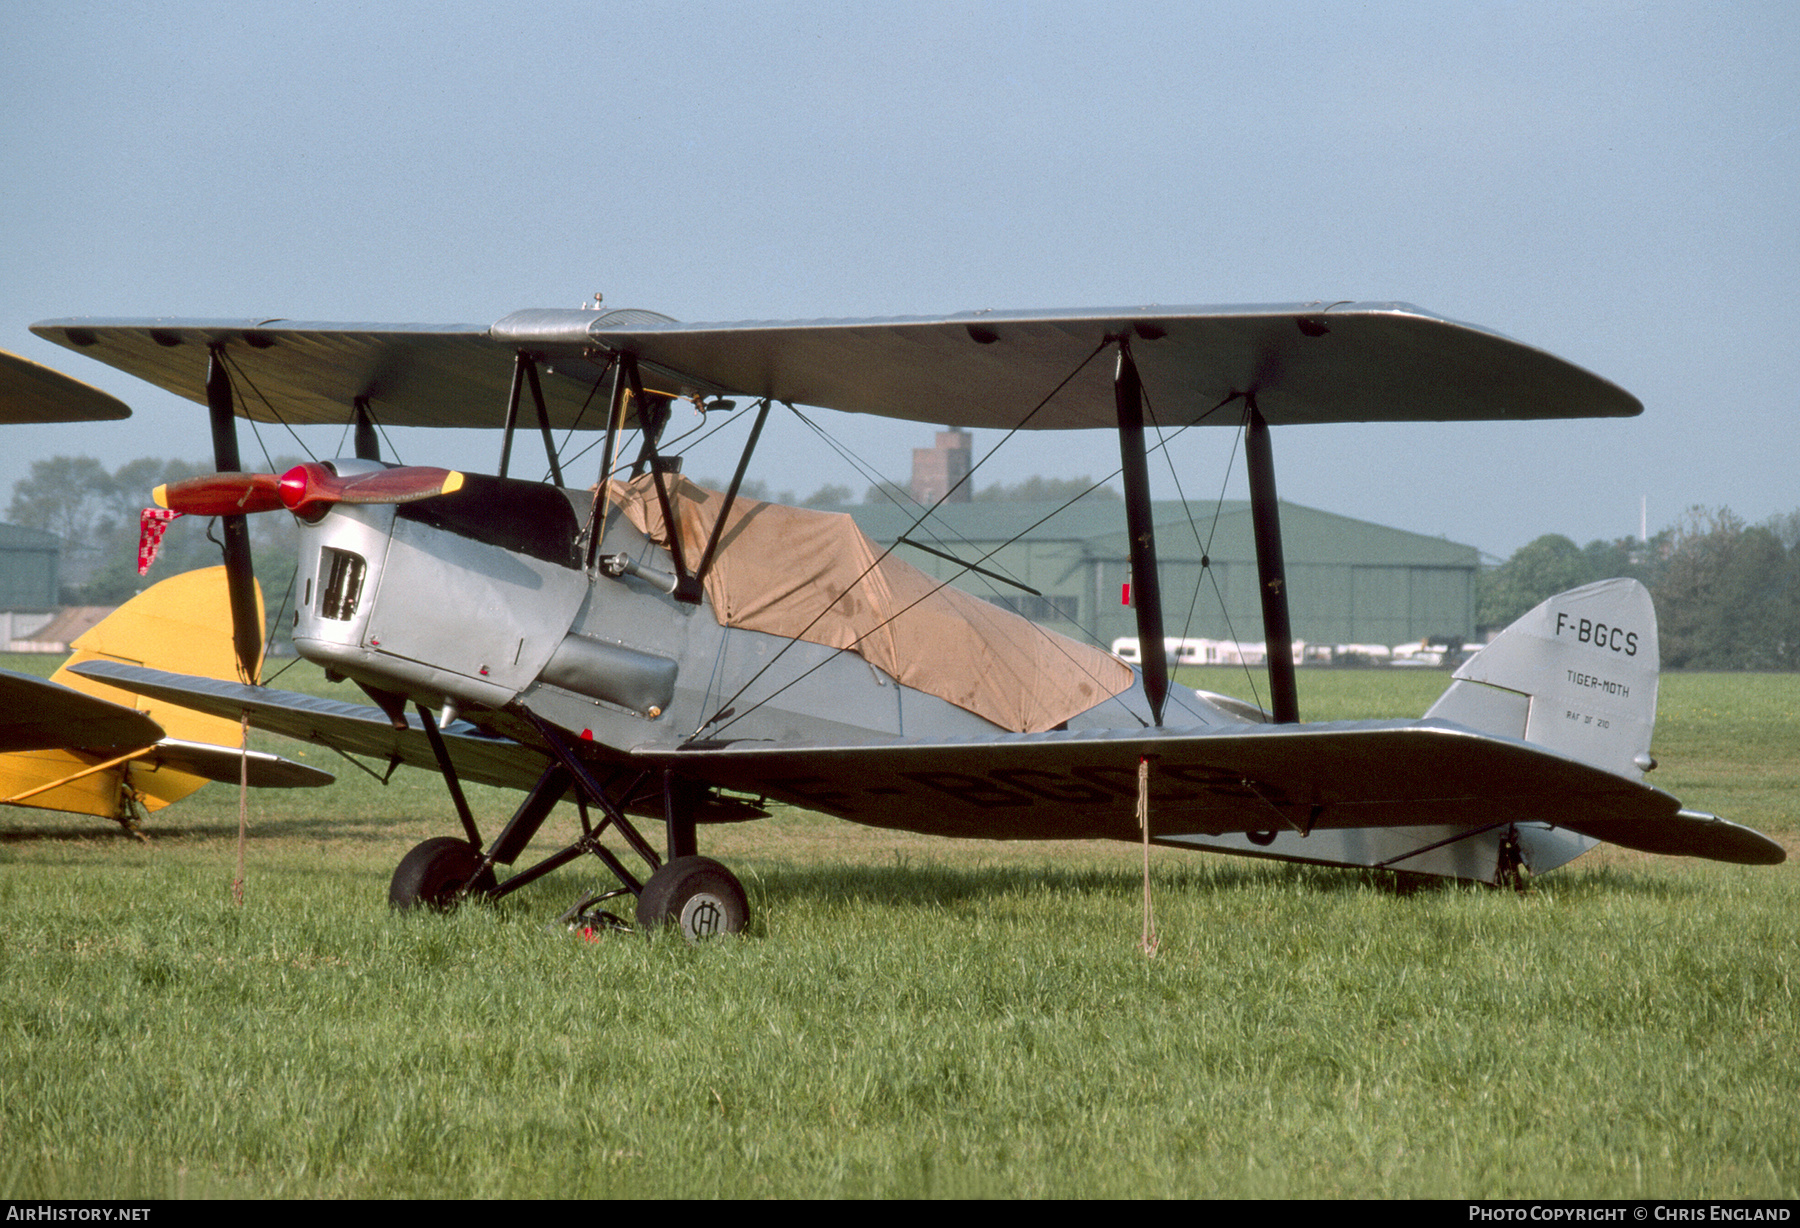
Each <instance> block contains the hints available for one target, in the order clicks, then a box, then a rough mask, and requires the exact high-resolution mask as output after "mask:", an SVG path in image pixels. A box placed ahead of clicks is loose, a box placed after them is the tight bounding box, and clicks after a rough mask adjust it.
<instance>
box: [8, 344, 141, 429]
mask: <svg viewBox="0 0 1800 1228" xmlns="http://www.w3.org/2000/svg"><path fill="white" fill-rule="evenodd" d="M129 417H131V410H130V408H129V407H127V406H126V404H125V402H123V401H121V400H119V398H117V397H115V396H113V395H111V394H110V393H105V392H101V391H100V390H99V389H98V388H95V387H93V386H92V385H89V384H84V383H82V382H81V381H80V380H78V379H71V378H70V377H69V376H67V375H64V374H63V373H62V372H61V371H54V370H51V369H50V368H49V367H46V366H43V365H42V364H40V363H35V362H32V361H31V359H29V358H21V357H19V356H18V355H17V354H10V353H8V352H7V351H5V350H0V422H12V423H28V422H108V421H113V420H116V419H119V418H129Z"/></svg>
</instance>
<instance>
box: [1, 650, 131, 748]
mask: <svg viewBox="0 0 1800 1228" xmlns="http://www.w3.org/2000/svg"><path fill="white" fill-rule="evenodd" d="M0 713H3V714H4V715H0V752H5V751H15V750H49V749H52V748H55V749H70V750H85V751H95V752H100V751H111V752H112V753H113V754H122V753H124V752H125V751H127V750H131V749H133V748H135V747H140V746H149V745H150V744H151V743H153V742H155V741H156V740H157V739H159V738H161V737H162V736H163V731H162V726H161V725H158V724H157V723H156V722H155V721H153V720H151V719H150V718H149V717H147V716H145V715H144V714H143V713H142V712H139V711H137V710H136V709H135V708H127V707H125V706H124V705H123V704H114V703H108V702H107V701H106V700H104V699H96V698H94V697H93V696H92V695H83V694H82V693H81V692H80V691H77V690H73V689H71V688H70V687H66V686H63V685H62V684H61V683H58V682H51V681H50V680H49V679H48V678H35V677H32V676H31V675H30V674H15V673H13V672H12V671H10V670H0Z"/></svg>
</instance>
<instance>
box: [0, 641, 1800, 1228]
mask: <svg viewBox="0 0 1800 1228" xmlns="http://www.w3.org/2000/svg"><path fill="white" fill-rule="evenodd" d="M12 664H13V665H14V667H15V668H16V667H17V662H16V661H15V662H13V663H12ZM310 669H311V667H301V669H300V670H297V671H296V672H295V673H293V674H290V675H289V676H287V677H285V678H283V679H282V680H281V682H280V683H279V685H283V686H291V687H295V689H308V690H310V689H323V684H322V682H320V681H319V680H318V679H317V676H316V672H313V673H311V674H308V673H307V672H305V671H309V670H310ZM1186 681H1188V682H1189V683H1190V684H1191V685H1200V686H1206V687H1209V688H1213V689H1219V690H1226V691H1232V692H1235V693H1240V694H1241V693H1244V692H1245V690H1246V688H1245V686H1244V685H1243V679H1242V675H1241V674H1231V673H1228V672H1221V673H1217V674H1215V673H1207V674H1205V675H1204V676H1203V675H1202V674H1201V673H1200V672H1198V671H1195V672H1193V673H1192V674H1191V675H1189V676H1188V677H1187V678H1186ZM1300 681H1301V687H1302V692H1301V702H1302V710H1303V712H1305V713H1306V714H1307V715H1308V716H1309V717H1310V718H1313V719H1328V718H1332V717H1363V716H1396V715H1417V714H1419V713H1420V712H1422V711H1423V710H1424V708H1425V707H1426V706H1427V705H1428V704H1429V702H1430V701H1431V699H1432V698H1433V697H1434V696H1435V694H1436V693H1437V691H1438V690H1439V689H1441V687H1442V686H1443V684H1444V681H1445V678H1444V675H1442V674H1439V673H1436V672H1432V671H1427V672H1421V673H1399V672H1392V673H1379V672H1350V671H1343V672H1303V673H1302V674H1301V679H1300ZM326 693H334V694H335V693H339V692H336V691H327V692H326ZM1661 710H1662V720H1661V724H1660V727H1659V734H1658V741H1657V746H1656V754H1657V756H1658V758H1659V759H1660V760H1661V761H1662V765H1663V766H1662V767H1661V768H1660V769H1659V770H1658V771H1657V773H1656V783H1658V784H1660V785H1661V786H1662V787H1663V788H1666V789H1669V790H1670V791H1672V792H1674V793H1676V794H1677V795H1679V796H1681V797H1683V798H1684V800H1686V801H1687V802H1688V803H1689V804H1691V805H1695V806H1699V807H1701V808H1704V809H1712V810H1716V811H1718V812H1720V813H1722V814H1725V815H1727V816H1729V817H1731V818H1734V819H1737V820H1739V821H1741V822H1745V823H1748V824H1750V825H1752V826H1755V827H1758V828H1760V829H1762V830H1764V831H1766V832H1769V833H1770V834H1772V835H1774V836H1775V837H1776V838H1777V839H1780V840H1782V841H1783V842H1784V843H1786V844H1787V845H1788V846H1789V848H1790V849H1800V803H1796V801H1795V794H1794V786H1795V784H1796V782H1800V677H1796V676H1793V675H1733V676H1725V675H1675V676H1671V677H1667V678H1665V679H1664V681H1663V690H1662V703H1661ZM270 744H271V746H272V748H275V749H282V750H284V751H285V752H286V753H290V754H291V753H296V752H295V749H294V747H293V746H292V744H284V745H283V746H280V747H274V746H273V742H272V740H271V742H270ZM302 749H303V753H304V754H305V756H306V758H307V761H308V762H313V763H317V764H319V765H321V766H325V767H327V768H332V767H333V763H332V761H333V760H334V759H335V756H332V755H329V754H328V753H326V752H323V751H320V750H317V749H316V748H302ZM334 770H339V774H340V784H339V785H338V786H336V787H334V788H332V789H329V790H323V791H302V792H295V793H290V794H285V795H277V794H258V795H253V797H252V799H251V801H252V806H251V820H250V821H251V838H250V843H249V851H248V865H249V870H248V876H247V883H246V888H245V898H244V903H243V905H242V906H241V907H240V906H236V905H234V904H233V902H232V898H231V891H230V883H231V879H232V876H233V873H234V866H235V858H236V828H237V798H236V794H235V792H234V791H232V790H229V789H225V788H220V787H216V786H215V787H213V788H210V789H207V790H204V791H203V792H202V793H201V794H199V795H197V796H196V797H194V798H192V799H189V801H187V802H185V803H182V804H181V805H179V806H176V807H173V808H171V809H169V810H166V811H163V812H162V813H161V814H160V815H159V816H157V817H156V818H155V819H153V820H152V823H151V825H150V827H149V829H148V831H149V841H148V842H147V843H140V842H139V841H137V840H134V839H131V838H129V837H127V836H124V835H122V834H120V833H118V832H117V831H115V830H112V829H110V828H109V826H108V825H106V824H103V823H100V822H98V821H95V820H86V819H80V818H75V817H71V816H59V815H54V814H51V813H48V812H44V811H34V810H10V811H4V812H0V917H4V918H5V924H4V926H3V927H0V983H3V984H4V987H5V992H4V994H0V1197H8V1198H41V1197H103V1198H138V1197H169V1196H190V1197H193V1196H209V1195H234V1196H235V1195H248V1196H289V1197H302V1196H303V1197H321V1196H323V1197H330V1196H367V1197H407V1198H417V1197H439V1196H554V1197H594V1196H627V1197H643V1196H668V1195H673V1196H787V1197H806V1196H880V1197H906V1196H940V1195H996V1196H1108V1195H1126V1196H1133V1195H1136V1196H1176V1197H1187V1196H1244V1195H1252V1196H1254V1195H1285V1196H1304V1197H1354V1196H1432V1197H1457V1198H1460V1197H1510V1196H1569V1197H1683V1198H1701V1197H1711V1198H1729V1197H1741V1196H1756V1197H1784V1198H1793V1197H1796V1196H1800V1110H1797V1109H1796V1105H1797V1104H1800V1004H1797V1003H1796V999H1795V992H1796V985H1795V982H1796V980H1797V979H1800V978H1797V977H1796V966H1797V964H1800V959H1797V957H1796V943H1795V938H1796V928H1797V925H1796V919H1797V918H1800V876H1797V875H1796V872H1795V868H1794V865H1793V864H1792V863H1789V864H1787V865H1783V866H1780V867H1776V868H1773V869H1767V868H1765V869H1746V868H1739V867H1733V866H1720V865H1714V864H1711V863H1703V862H1687V861H1677V860H1671V859H1661V858H1652V857H1647V856H1642V855H1639V854H1635V853H1629V852H1624V851H1618V850H1610V849H1602V850H1599V851H1597V852H1596V853H1593V854H1590V855H1589V856H1587V857H1585V858H1582V859H1581V860H1579V861H1577V862H1575V863H1574V864H1573V865H1570V866H1568V867H1565V868H1563V869H1561V870H1558V871H1556V872H1555V873H1554V874H1551V875H1547V876H1545V877H1543V878H1542V879H1539V880H1537V881H1535V882H1534V883H1533V884H1532V885H1531V887H1530V889H1529V890H1528V891H1526V892H1525V893H1523V894H1513V893H1511V892H1504V891H1492V890H1485V889H1476V888H1467V887H1461V886H1441V887H1429V888H1425V889H1421V890H1415V891H1408V892H1401V891H1397V890H1395V885H1394V884H1393V882H1392V881H1391V880H1390V879H1388V878H1387V877H1385V876H1382V875H1360V874H1355V873H1348V872H1337V871H1322V870H1312V869H1306V868H1300V867H1287V866H1281V865H1275V864H1270V863H1260V862H1250V861H1241V860H1234V859H1224V858H1214V857H1208V856H1205V855H1200V854H1182V853H1177V852H1173V851H1159V852H1157V853H1156V854H1155V855H1154V857H1153V868H1152V875H1153V890H1154V898H1155V905H1156V913H1157V920H1158V924H1159V928H1160V932H1161V937H1162V942H1161V947H1160V950H1159V952H1158V953H1157V954H1156V955H1155V956H1153V957H1152V956H1145V955H1144V954H1142V953H1140V951H1139V950H1138V933H1139V925H1140V913H1141V907H1142V889H1141V882H1140V869H1139V853H1138V851H1137V850H1136V849H1135V848H1133V847H1117V846H1102V845H1089V844H1066V843H1057V844H1035V845H1020V844H1012V845H1007V844H999V843H984V842H950V841H941V840H933V839H928V838H923V837H910V836H905V835H895V834H893V833H887V832H878V831H871V830H865V829H861V828H856V827H853V826H850V825H847V824H843V823H838V822H834V821H832V820H828V819H824V818H821V817H818V816H814V815H808V814H804V813H798V812H788V813H782V814H780V815H778V816H777V817H775V818H773V819H771V820H769V821H767V822H763V823H755V824H745V825H740V826H735V827H730V828H725V829H713V830H703V832H702V845H703V849H704V851H706V852H708V853H711V854H712V855H715V856H718V857H720V858H721V859H723V860H725V861H726V862H727V863H728V864H730V865H732V866H733V868H734V869H736V870H737V871H738V872H739V874H740V876H741V877H742V878H743V879H744V881H745V884H746V886H747V888H748V890H749V893H750V897H751V906H752V908H753V909H754V910H755V920H754V922H753V926H752V932H751V933H750V934H749V935H748V936H747V937H745V938H743V939H739V940H734V941H725V942H720V943H716V944H713V945H710V946H708V947H705V948H701V949H690V948H688V947H686V946H685V945H683V944H682V943H681V942H680V941H679V940H678V939H676V940H668V939H666V938H663V937H658V938H656V939H653V940H648V941H646V940H644V939H642V938H636V937H630V936H610V937H604V938H602V939H600V940H599V941H597V942H587V941H583V940H582V939H580V938H577V937H575V936H572V935H570V934H569V933H567V932H566V931H565V930H563V929H562V928H561V927H560V926H558V925H557V924H556V921H557V917H558V916H559V914H560V913H561V912H562V911H563V909H564V908H566V907H567V906H568V904H569V903H571V902H572V901H573V900H574V899H575V898H576V896H577V895H578V894H579V893H581V892H582V891H583V890H584V889H587V888H589V887H591V886H598V885H600V884H601V883H602V882H603V881H604V875H603V871H602V870H601V868H600V867H599V865H598V863H593V862H588V863H585V864H584V863H577V864H576V865H574V866H571V867H569V868H567V869H564V870H562V871H560V872H558V873H557V874H554V875H552V876H550V877H549V878H548V879H546V880H545V881H543V882H541V883H538V884H535V885H534V886H532V887H530V888H527V889H526V890H524V891H522V892H520V893H519V894H517V895H515V896H513V897H511V898H510V899H508V900H506V901H504V902H503V903H502V904H501V905H499V906H497V907H476V908H466V909H464V910H462V911H461V912H459V913H457V914H455V915H452V916H447V917H440V916H396V915H392V914H390V913H389V912H388V910H387V907H386V904H385V898H386V889H387V880H388V876H389V875H390V874H391V872H392V870H393V867H394V865H395V863H396V862H397V861H398V860H399V858H400V857H401V855H402V854H403V853H404V852H405V850H406V849H407V848H408V847H409V846H410V845H411V844H413V843H414V842H416V841H417V840H419V839H421V838H423V837H425V836H428V835H442V834H449V833H451V832H452V831H453V830H454V826H455V824H454V819H453V818H452V817H451V812H450V809H449V805H448V803H447V801H446V800H445V799H444V797H443V795H442V791H441V787H439V786H437V785H435V784H434V783H433V782H432V781H431V780H430V779H429V778H428V777H426V776H424V775H423V774H420V773H406V772H404V771H403V772H402V774H401V777H400V778H397V779H396V780H395V782H394V784H392V785H390V786H388V787H386V788H383V787H382V786H380V785H378V784H376V783H375V782H374V781H372V780H370V779H369V778H368V777H366V776H363V775H362V774H360V773H358V772H356V771H355V770H354V769H351V768H349V767H348V765H345V764H342V763H341V761H339V762H338V765H337V768H335V769H334ZM472 794H473V801H474V805H475V807H476V809H477V812H478V813H479V814H480V815H481V817H482V819H483V822H484V826H486V827H488V828H490V829H491V825H492V824H493V823H494V822H497V821H498V820H499V819H500V818H502V817H503V816H504V815H505V814H506V813H507V812H509V811H510V809H511V806H512V804H513V802H514V800H516V799H515V797H514V796H513V795H509V794H505V793H501V792H498V791H492V790H483V789H474V790H472ZM553 822H554V823H556V824H558V825H561V826H563V827H567V826H570V825H572V821H571V820H569V819H567V818H565V817H562V816H559V817H558V818H557V819H555V820H553Z"/></svg>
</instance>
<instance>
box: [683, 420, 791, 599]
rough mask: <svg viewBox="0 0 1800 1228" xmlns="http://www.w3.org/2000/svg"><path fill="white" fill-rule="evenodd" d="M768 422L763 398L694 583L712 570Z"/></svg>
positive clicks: (702, 579) (701, 557) (697, 569)
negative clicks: (757, 445) (720, 543)
mask: <svg viewBox="0 0 1800 1228" xmlns="http://www.w3.org/2000/svg"><path fill="white" fill-rule="evenodd" d="M768 420H769V398H768V397H764V398H763V399H762V404H761V405H759V406H757V409H756V422H755V423H754V424H752V426H751V427H750V438H749V440H747V441H746V442H745V444H744V453H743V455H742V456H740V457H738V464H737V471H736V472H735V473H733V474H732V475H731V487H730V489H728V490H727V491H726V492H725V506H724V507H721V508H720V509H719V518H718V519H717V520H715V521H713V530H712V536H711V537H709V538H708V539H707V541H706V553H705V554H703V555H701V556H700V566H698V567H696V568H695V569H694V582H695V583H697V584H705V583H706V573H707V572H709V571H711V570H712V565H713V556H714V555H716V554H718V552H719V538H720V536H721V535H723V534H724V532H725V521H726V520H727V519H728V518H729V517H730V516H731V505H732V503H734V502H735V501H736V500H737V495H738V487H740V486H742V485H743V484H744V471H745V470H746V469H748V468H749V467H750V454H751V453H752V452H754V451H756V441H757V440H758V439H761V438H762V429H763V423H765V422H767V421H768ZM663 523H664V524H666V525H668V526H669V535H670V536H671V537H673V536H674V535H675V525H674V522H673V521H670V520H665V521H664V522H663Z"/></svg>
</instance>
